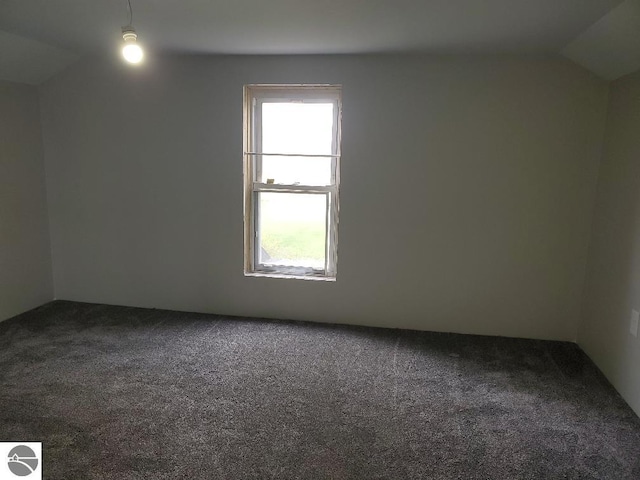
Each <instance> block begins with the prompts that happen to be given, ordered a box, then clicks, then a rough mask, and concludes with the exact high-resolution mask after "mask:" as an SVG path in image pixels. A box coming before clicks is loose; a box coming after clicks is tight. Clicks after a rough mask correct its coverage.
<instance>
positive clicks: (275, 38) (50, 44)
mask: <svg viewBox="0 0 640 480" xmlns="http://www.w3.org/2000/svg"><path fill="white" fill-rule="evenodd" d="M131 1H132V5H133V12H134V19H133V24H134V26H135V27H136V30H137V31H138V34H139V40H140V42H141V43H142V44H143V45H144V46H145V48H146V49H147V51H148V53H149V54H151V55H152V54H153V53H156V52H163V51H172V52H187V53H210V54H316V53H323V54H341V53H392V52H425V53H438V54H449V53H514V54H519V53H559V52H561V51H563V49H564V48H565V46H567V44H571V43H573V39H575V38H576V37H578V38H580V37H581V34H582V32H585V30H587V29H589V28H590V27H591V28H593V27H592V25H594V24H597V22H598V21H599V20H600V19H602V18H603V17H604V16H606V15H607V14H608V13H609V12H611V11H612V10H613V9H615V8H616V7H618V6H619V5H620V4H621V3H622V0H483V1H478V0H456V1H451V0H366V1H365V0H270V1H268V2H266V1H264V0H217V1H215V2H214V1H209V0H181V1H179V2H176V1H175V0H131ZM627 1H628V2H629V1H633V2H636V1H640V0H627ZM625 3H626V2H625ZM128 17H129V13H128V9H127V0H91V1H79V0H2V1H1V2H0V53H1V54H0V79H6V80H12V81H19V82H25V83H32V84H38V83H40V82H42V81H44V80H46V79H47V78H48V77H49V76H51V75H52V74H54V73H56V72H57V71H59V70H61V69H63V68H65V67H66V66H67V65H68V64H69V62H73V61H74V60H75V59H76V58H79V57H81V56H83V55H87V54H94V53H99V52H100V51H106V50H113V51H115V50H116V48H117V46H118V44H119V42H120V40H121V37H120V27H121V26H122V25H125V24H127V23H128V20H129V18H128ZM615 28H619V27H615ZM587 44H588V42H586V43H585V45H586V46H585V47H583V48H585V49H592V48H593V47H592V46H591V45H587ZM565 54H566V55H567V56H569V58H573V59H574V60H575V59H579V57H580V55H578V54H572V53H571V52H569V51H567V52H565ZM582 64H583V65H585V66H587V68H591V69H594V71H595V70H596V67H594V66H592V65H590V64H589V63H588V62H582Z"/></svg>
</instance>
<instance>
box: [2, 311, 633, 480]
mask: <svg viewBox="0 0 640 480" xmlns="http://www.w3.org/2000/svg"><path fill="white" fill-rule="evenodd" d="M0 440H5V441H9V440H23V441H24V440H42V441H43V442H44V472H45V477H44V478H46V479H64V480H70V479H103V478H105V479H118V480H125V479H154V480H155V479H233V480H241V479H366V480H371V479H463V480H470V479H482V480H486V479H544V480H553V479H614V480H624V479H640V420H639V419H638V417H637V416H635V414H634V413H633V412H632V411H631V410H630V409H629V407H628V406H627V405H626V404H625V403H624V402H623V400H622V399H621V398H620V397H619V396H618V394H617V393H616V392H615V391H614V390H613V388H612V387H611V386H610V385H609V384H608V383H607V381H606V380H605V379H604V377H602V375H601V374H600V373H599V372H598V370H597V369H596V368H595V366H594V365H593V364H592V363H591V362H590V361H589V360H588V358H587V357H586V356H585V355H584V354H583V353H582V352H581V351H580V350H579V349H578V347H576V346H575V345H573V344H569V343H558V342H543V341H533V340H517V339H506V338H490V337H477V336H467V335H452V334H435V333H425V332H414V331H400V330H383V329H373V328H357V327H346V326H334V325H315V324H306V323H296V322H278V321H268V320H256V319H241V318H225V317H219V316H213V315H201V314H189V313H177V312H169V311H161V310H146V309H137V308H124V307H112V306H104V305H91V304H81V303H73V302H53V303H50V304H48V305H45V306H44V307H41V308H39V309H36V310H33V311H31V312H28V313H26V314H24V315H21V316H19V317H16V318H14V319H11V320H8V321H6V322H2V323H0Z"/></svg>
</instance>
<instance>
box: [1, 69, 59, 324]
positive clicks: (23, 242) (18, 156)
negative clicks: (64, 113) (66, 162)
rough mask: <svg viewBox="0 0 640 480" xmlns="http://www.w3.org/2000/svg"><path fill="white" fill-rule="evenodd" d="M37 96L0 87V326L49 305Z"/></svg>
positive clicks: (27, 89) (32, 90)
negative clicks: (5, 321) (45, 304)
mask: <svg viewBox="0 0 640 480" xmlns="http://www.w3.org/2000/svg"><path fill="white" fill-rule="evenodd" d="M44 177H45V175H44V165H43V160H42V135H41V130H40V114H39V111H38V92H37V91H36V89H35V88H34V87H29V86H26V85H18V84H14V83H9V82H1V81H0V320H6V319H7V318H9V317H13V316H14V315H17V314H19V313H22V312H24V311H26V310H29V309H31V308H34V307H37V306H39V305H42V304H43V303H46V302H47V301H49V300H52V299H53V287H52V277H51V249H50V246H49V225H48V220H47V206H46V193H45V178H44Z"/></svg>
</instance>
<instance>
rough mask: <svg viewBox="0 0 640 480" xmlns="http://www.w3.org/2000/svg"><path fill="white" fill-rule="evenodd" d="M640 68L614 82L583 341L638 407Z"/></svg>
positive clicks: (581, 342) (586, 292)
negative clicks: (634, 319) (634, 327)
mask: <svg viewBox="0 0 640 480" xmlns="http://www.w3.org/2000/svg"><path fill="white" fill-rule="evenodd" d="M638 131H640V72H638V73H636V74H633V75H631V76H628V77H625V78H623V79H620V80H618V81H616V82H614V83H613V84H612V85H611V94H610V101H609V117H608V123H607V130H606V136H605V142H604V153H603V161H602V167H601V172H600V183H599V187H598V196H597V199H596V208H595V214H594V222H593V233H592V239H591V247H590V252H589V255H590V260H589V262H590V265H589V273H588V277H587V282H586V285H585V298H584V302H583V324H582V326H581V328H580V332H579V336H578V343H579V344H580V346H581V347H583V348H584V350H585V351H586V353H587V354H588V355H589V356H591V358H592V359H593V360H594V361H595V362H596V364H597V365H598V366H599V367H600V368H601V369H602V371H603V372H604V373H605V375H606V376H607V377H608V378H609V380H610V381H611V382H612V383H613V384H614V386H615V387H616V388H617V389H618V391H619V392H620V393H621V394H622V396H623V397H624V398H625V399H626V400H627V402H629V404H630V405H631V407H632V408H634V410H635V411H636V412H637V413H638V412H640V375H638V374H637V370H636V368H635V367H636V366H637V365H638V364H640V338H636V337H634V336H632V335H631V334H630V332H629V327H630V317H631V311H632V309H635V310H640V162H638V158H640V137H639V136H638Z"/></svg>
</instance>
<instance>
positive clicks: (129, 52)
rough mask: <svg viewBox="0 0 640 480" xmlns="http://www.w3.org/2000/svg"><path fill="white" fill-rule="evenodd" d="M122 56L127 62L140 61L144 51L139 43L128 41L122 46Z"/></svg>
mask: <svg viewBox="0 0 640 480" xmlns="http://www.w3.org/2000/svg"><path fill="white" fill-rule="evenodd" d="M122 56H123V57H124V59H125V60H126V61H127V62H129V63H140V61H142V57H143V56H144V53H143V52H142V48H140V45H138V44H136V43H129V44H127V45H125V46H124V47H122Z"/></svg>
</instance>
